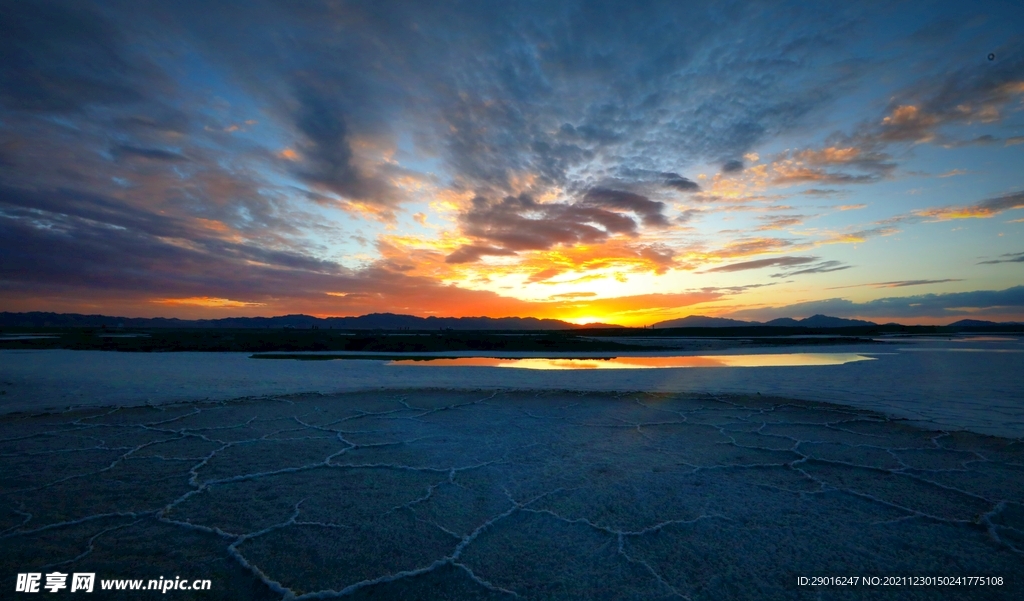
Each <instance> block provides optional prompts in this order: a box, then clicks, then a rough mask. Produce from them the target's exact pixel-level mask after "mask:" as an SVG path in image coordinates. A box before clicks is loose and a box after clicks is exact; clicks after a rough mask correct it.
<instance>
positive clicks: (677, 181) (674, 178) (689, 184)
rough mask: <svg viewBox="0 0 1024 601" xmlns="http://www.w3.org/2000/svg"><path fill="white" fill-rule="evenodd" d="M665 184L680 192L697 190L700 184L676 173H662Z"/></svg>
mask: <svg viewBox="0 0 1024 601" xmlns="http://www.w3.org/2000/svg"><path fill="white" fill-rule="evenodd" d="M662 175H663V177H665V185H666V186H668V187H669V188H673V189H675V190H679V191H680V192H699V191H700V185H699V184H697V182H695V181H692V180H690V179H687V178H685V177H683V176H681V175H679V174H678V173H664V174H662Z"/></svg>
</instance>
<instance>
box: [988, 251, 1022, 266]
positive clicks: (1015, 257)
mask: <svg viewBox="0 0 1024 601" xmlns="http://www.w3.org/2000/svg"><path fill="white" fill-rule="evenodd" d="M999 256H1000V257H1005V258H1003V259H992V260H989V261H981V262H980V263H978V265H994V264H996V263H1024V253H1006V254H1002V255H999Z"/></svg>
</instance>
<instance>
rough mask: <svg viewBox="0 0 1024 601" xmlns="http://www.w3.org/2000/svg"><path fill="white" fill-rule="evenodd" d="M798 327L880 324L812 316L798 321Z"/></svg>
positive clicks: (772, 323) (826, 316)
mask: <svg viewBox="0 0 1024 601" xmlns="http://www.w3.org/2000/svg"><path fill="white" fill-rule="evenodd" d="M774 321H777V320H773V321H769V322H768V323H767V324H766V325H770V326H772V325H776V324H775V323H774ZM796 321H797V325H800V326H803V327H805V328H852V327H857V326H876V325H878V324H876V323H874V322H872V321H864V320H861V319H843V318H842V317H829V316H828V315H812V316H810V317H807V318H804V319H798V320H796Z"/></svg>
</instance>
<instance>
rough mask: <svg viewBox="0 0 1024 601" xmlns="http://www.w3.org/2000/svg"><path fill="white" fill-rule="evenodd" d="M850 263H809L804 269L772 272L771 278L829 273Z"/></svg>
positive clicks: (842, 268)
mask: <svg viewBox="0 0 1024 601" xmlns="http://www.w3.org/2000/svg"><path fill="white" fill-rule="evenodd" d="M850 267H852V265H844V264H843V263H841V262H840V261H822V262H821V263H818V264H816V265H811V266H810V267H807V268H806V269H797V270H795V271H786V272H783V273H776V274H772V277H773V278H790V277H793V276H796V275H806V274H810V273H829V272H831V271H842V270H844V269H849V268H850Z"/></svg>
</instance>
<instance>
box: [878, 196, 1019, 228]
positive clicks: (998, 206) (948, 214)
mask: <svg viewBox="0 0 1024 601" xmlns="http://www.w3.org/2000/svg"><path fill="white" fill-rule="evenodd" d="M1012 209H1024V192H1014V193H1011V194H1004V195H1003V196H996V197H993V198H986V199H985V200H982V201H979V202H976V203H974V204H970V205H966V206H962V207H943V208H937V209H924V210H921V211H916V212H915V213H914V214H913V215H908V216H902V217H900V218H901V219H902V220H904V221H913V220H914V218H922V217H924V218H932V219H937V220H940V221H942V220H947V219H967V218H986V217H992V216H993V215H997V214H999V213H1002V212H1004V211H1009V210H1012ZM894 219H896V218H894Z"/></svg>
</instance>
